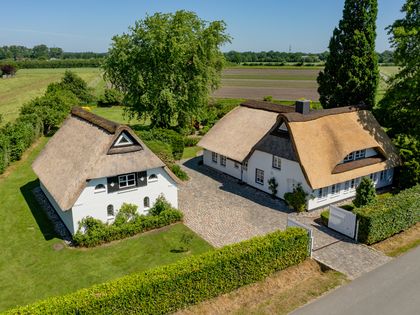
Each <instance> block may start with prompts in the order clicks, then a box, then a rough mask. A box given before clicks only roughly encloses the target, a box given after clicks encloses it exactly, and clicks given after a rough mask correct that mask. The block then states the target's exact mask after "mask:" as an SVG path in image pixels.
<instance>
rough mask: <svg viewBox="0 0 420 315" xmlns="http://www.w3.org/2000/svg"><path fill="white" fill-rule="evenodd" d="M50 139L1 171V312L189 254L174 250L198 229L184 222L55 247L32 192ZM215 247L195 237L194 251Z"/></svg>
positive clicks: (54, 239) (198, 251)
mask: <svg viewBox="0 0 420 315" xmlns="http://www.w3.org/2000/svg"><path fill="white" fill-rule="evenodd" d="M46 142H47V139H45V138H43V139H41V140H40V142H39V143H38V144H37V145H36V146H35V147H34V148H33V149H31V150H30V152H29V154H27V156H26V157H25V158H24V159H23V160H21V161H19V162H16V163H14V164H13V165H12V166H11V167H10V168H9V169H8V170H7V171H6V173H5V174H4V175H1V176H0V248H1V251H2V253H1V255H0V279H1V281H0V311H2V310H5V309H7V308H10V307H13V306H15V305H20V304H27V303H30V302H34V301H35V300H37V299H42V298H46V297H48V296H53V295H61V294H65V293H69V292H72V291H75V290H77V289H80V288H83V287H88V286H91V285H93V284H95V283H100V282H104V281H107V280H110V279H114V278H117V277H121V276H123V275H126V274H128V273H132V272H137V271H142V270H145V269H148V268H151V267H155V266H157V265H162V264H168V263H171V262H174V261H176V260H178V259H180V258H182V257H184V256H185V255H187V254H185V253H174V252H171V250H172V249H175V248H176V247H177V245H178V242H179V239H180V237H181V235H182V234H183V233H185V232H189V233H192V232H191V231H190V230H189V229H188V228H187V227H185V226H184V225H182V224H176V225H173V226H171V227H168V228H166V229H164V231H155V232H149V233H145V234H143V235H140V236H137V237H134V238H131V239H126V240H123V241H120V242H116V243H112V244H110V245H106V246H102V247H99V248H94V249H75V248H63V249H62V250H59V251H56V250H54V249H53V245H54V244H57V243H62V241H61V240H60V239H58V238H57V237H56V235H55V233H54V231H53V229H52V227H51V225H50V223H49V221H48V219H47V218H46V216H45V215H44V213H43V212H42V210H40V208H39V207H38V205H37V203H36V202H35V200H34V198H33V196H32V193H31V191H32V189H33V188H35V187H36V186H37V185H38V182H37V179H36V176H35V174H34V173H33V172H32V170H31V167H30V165H31V163H32V162H33V160H34V158H35V157H36V156H37V155H38V153H39V152H40V150H41V149H42V147H43V146H44V145H45V143H46ZM210 248H211V246H210V245H209V244H207V243H206V242H205V241H204V240H202V239H201V238H199V237H198V236H195V237H194V239H193V242H192V245H191V254H198V253H202V252H205V251H207V250H209V249H210Z"/></svg>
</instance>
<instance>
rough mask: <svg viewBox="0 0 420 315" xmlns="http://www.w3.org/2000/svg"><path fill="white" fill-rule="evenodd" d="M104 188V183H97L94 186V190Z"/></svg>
mask: <svg viewBox="0 0 420 315" xmlns="http://www.w3.org/2000/svg"><path fill="white" fill-rule="evenodd" d="M102 189H105V185H104V184H98V185H96V186H95V190H102Z"/></svg>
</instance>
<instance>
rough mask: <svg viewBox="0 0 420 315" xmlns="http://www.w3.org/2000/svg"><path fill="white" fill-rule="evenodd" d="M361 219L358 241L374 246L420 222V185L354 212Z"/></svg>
mask: <svg viewBox="0 0 420 315" xmlns="http://www.w3.org/2000/svg"><path fill="white" fill-rule="evenodd" d="M353 212H354V213H356V215H357V217H358V219H359V232H358V241H359V242H363V243H365V244H373V243H376V242H379V241H382V240H384V239H387V238H388V237H390V236H392V235H394V234H397V233H399V232H401V231H404V230H406V229H408V228H409V227H411V226H413V225H414V224H416V223H417V222H419V221H420V185H417V186H415V187H413V188H410V189H406V190H404V191H402V192H400V193H399V194H397V195H395V196H392V197H389V198H385V199H378V200H377V201H375V202H373V203H372V204H369V205H367V206H364V207H362V208H356V209H354V210H353Z"/></svg>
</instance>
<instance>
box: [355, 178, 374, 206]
mask: <svg viewBox="0 0 420 315" xmlns="http://www.w3.org/2000/svg"><path fill="white" fill-rule="evenodd" d="M375 199H376V189H375V185H374V183H373V181H372V180H371V179H370V178H367V177H363V178H362V181H361V182H360V184H359V186H357V188H356V198H355V199H354V201H353V204H354V206H355V207H358V208H359V207H362V206H365V205H368V204H370V203H372V202H374V201H375Z"/></svg>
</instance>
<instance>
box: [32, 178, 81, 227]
mask: <svg viewBox="0 0 420 315" xmlns="http://www.w3.org/2000/svg"><path fill="white" fill-rule="evenodd" d="M40 187H41V190H42V191H43V192H44V194H45V196H46V197H47V199H48V200H49V202H50V203H51V205H52V206H53V207H54V209H55V211H56V212H57V214H58V215H59V216H60V218H61V220H63V222H64V224H65V225H66V227H67V229H68V230H69V231H70V233H72V234H74V233H75V232H76V231H75V229H74V225H73V212H72V210H71V209H70V210H67V211H63V210H61V208H60V206H59V205H58V204H57V202H55V200H54V198H53V197H52V196H51V194H50V193H49V191H48V190H47V188H46V187H45V186H44V184H43V183H42V182H41V181H40Z"/></svg>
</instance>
